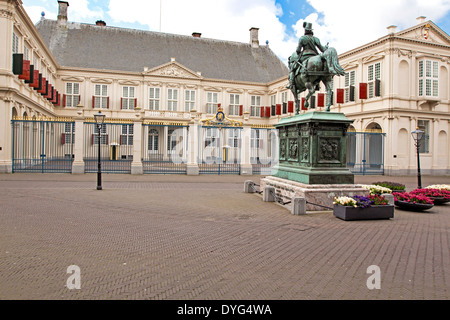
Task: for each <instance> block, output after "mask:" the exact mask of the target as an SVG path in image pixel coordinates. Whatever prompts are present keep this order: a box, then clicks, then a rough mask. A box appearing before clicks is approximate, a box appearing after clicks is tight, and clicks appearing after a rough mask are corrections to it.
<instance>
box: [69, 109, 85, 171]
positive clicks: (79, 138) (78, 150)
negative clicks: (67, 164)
mask: <svg viewBox="0 0 450 320" xmlns="http://www.w3.org/2000/svg"><path fill="white" fill-rule="evenodd" d="M74 134H75V141H74V145H73V154H74V159H73V163H72V174H83V173H84V160H83V148H84V143H85V141H84V116H82V115H79V116H77V117H76V118H75V132H74Z"/></svg>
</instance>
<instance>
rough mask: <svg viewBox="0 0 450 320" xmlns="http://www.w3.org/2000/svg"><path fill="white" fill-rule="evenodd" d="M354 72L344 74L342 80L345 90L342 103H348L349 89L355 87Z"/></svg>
mask: <svg viewBox="0 0 450 320" xmlns="http://www.w3.org/2000/svg"><path fill="white" fill-rule="evenodd" d="M355 74H356V72H355V71H350V72H346V73H345V79H344V87H345V88H344V89H345V101H344V102H349V101H350V98H351V97H350V90H351V89H350V87H354V86H355Z"/></svg>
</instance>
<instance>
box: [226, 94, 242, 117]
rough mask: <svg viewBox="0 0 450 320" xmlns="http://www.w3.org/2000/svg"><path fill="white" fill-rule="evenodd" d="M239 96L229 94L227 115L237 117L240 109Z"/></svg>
mask: <svg viewBox="0 0 450 320" xmlns="http://www.w3.org/2000/svg"><path fill="white" fill-rule="evenodd" d="M240 100H241V95H239V94H234V93H230V105H229V112H228V113H229V115H230V116H238V115H239V111H240V110H239V109H240V107H239V106H240Z"/></svg>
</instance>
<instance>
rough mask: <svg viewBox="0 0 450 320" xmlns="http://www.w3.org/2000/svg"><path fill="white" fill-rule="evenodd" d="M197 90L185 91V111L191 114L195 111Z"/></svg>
mask: <svg viewBox="0 0 450 320" xmlns="http://www.w3.org/2000/svg"><path fill="white" fill-rule="evenodd" d="M195 96H196V94H195V90H189V89H186V90H184V111H186V112H189V111H191V110H194V109H195Z"/></svg>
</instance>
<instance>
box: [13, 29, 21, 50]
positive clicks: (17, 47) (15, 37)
mask: <svg viewBox="0 0 450 320" xmlns="http://www.w3.org/2000/svg"><path fill="white" fill-rule="evenodd" d="M19 50H20V38H19V36H18V35H17V33H16V32H15V31H13V34H12V46H11V51H12V53H19Z"/></svg>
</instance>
